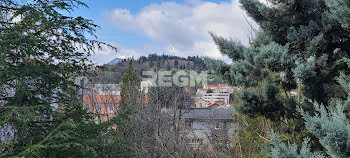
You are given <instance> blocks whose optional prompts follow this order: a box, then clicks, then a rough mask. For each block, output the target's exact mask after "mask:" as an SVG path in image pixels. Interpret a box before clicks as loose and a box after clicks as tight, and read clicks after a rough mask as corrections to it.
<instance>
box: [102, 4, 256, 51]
mask: <svg viewBox="0 0 350 158" xmlns="http://www.w3.org/2000/svg"><path fill="white" fill-rule="evenodd" d="M243 14H244V11H243V10H242V9H241V8H240V5H239V3H238V2H237V0H235V1H232V2H230V3H227V2H221V3H212V2H205V1H202V0H188V1H187V3H184V4H179V3H176V2H163V3H160V4H151V5H149V6H146V7H144V8H143V9H142V10H141V11H140V12H139V13H136V14H132V13H131V12H130V11H129V10H126V9H120V8H117V9H115V10H114V11H111V12H109V14H108V16H109V18H110V19H111V21H112V22H113V23H114V24H115V25H116V26H117V27H119V28H121V29H124V30H126V31H142V32H143V33H144V34H146V35H147V36H148V37H150V38H152V39H154V40H158V41H162V42H165V43H167V44H168V46H167V48H165V49H166V50H167V51H168V52H169V53H171V54H174V55H179V56H189V55H200V56H202V55H206V56H211V57H216V58H219V57H221V55H220V53H219V51H218V49H217V48H216V46H215V44H214V42H213V41H212V39H211V37H210V35H209V33H208V32H209V31H213V32H214V33H216V34H218V35H222V36H225V37H228V38H229V37H233V38H237V39H239V40H241V42H242V43H244V44H247V43H248V35H249V34H250V33H249V30H250V26H249V24H248V23H247V21H246V19H245V17H244V15H243ZM253 25H254V26H255V27H257V25H256V24H255V23H254V24H253Z"/></svg>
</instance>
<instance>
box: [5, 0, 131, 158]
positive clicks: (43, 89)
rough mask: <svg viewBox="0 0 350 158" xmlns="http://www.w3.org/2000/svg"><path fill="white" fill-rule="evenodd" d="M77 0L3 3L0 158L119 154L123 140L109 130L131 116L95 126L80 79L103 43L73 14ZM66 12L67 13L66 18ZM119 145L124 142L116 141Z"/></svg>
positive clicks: (11, 0) (89, 24) (7, 0)
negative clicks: (3, 135) (0, 137)
mask: <svg viewBox="0 0 350 158" xmlns="http://www.w3.org/2000/svg"><path fill="white" fill-rule="evenodd" d="M81 6H86V5H85V4H84V3H82V2H80V1H78V0H60V1H57V0H30V1H23V0H0V87H1V90H2V91H1V94H2V95H1V96H0V101H1V103H0V104H1V106H0V128H3V127H11V129H9V130H10V131H11V132H10V133H12V134H13V137H10V138H8V139H6V140H4V141H2V142H1V145H0V155H1V157H66V156H68V157H100V156H105V157H117V156H122V155H123V152H124V151H125V150H124V149H125V148H123V143H124V141H123V140H121V139H120V137H119V136H118V135H115V134H114V133H115V132H114V133H113V132H111V130H112V129H111V128H110V127H111V126H112V125H118V124H120V122H122V121H121V120H123V119H124V118H126V117H127V116H126V115H120V117H117V118H115V119H113V120H112V121H113V122H108V123H103V124H98V125H97V124H95V123H94V122H93V121H92V118H91V117H90V116H89V115H88V114H87V112H86V111H85V110H83V109H82V105H81V103H80V101H79V100H78V97H77V93H76V92H77V89H78V88H79V87H78V86H77V85H76V84H75V80H76V78H77V77H81V76H83V75H85V74H86V73H85V72H86V70H87V69H88V68H89V67H90V65H89V60H88V56H89V55H90V54H91V53H93V51H94V50H95V49H96V48H100V47H101V45H102V44H104V43H102V42H99V41H96V40H94V39H89V38H87V37H88V36H87V35H91V36H92V37H93V36H94V32H95V29H96V28H97V25H95V24H94V23H93V22H92V21H90V20H88V19H85V18H83V17H73V16H71V15H72V14H70V13H71V12H73V11H74V9H76V8H78V7H81ZM63 13H64V14H63ZM117 140H118V141H117Z"/></svg>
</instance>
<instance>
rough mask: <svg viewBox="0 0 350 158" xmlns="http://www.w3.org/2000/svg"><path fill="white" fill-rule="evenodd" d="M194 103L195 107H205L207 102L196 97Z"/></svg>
mask: <svg viewBox="0 0 350 158" xmlns="http://www.w3.org/2000/svg"><path fill="white" fill-rule="evenodd" d="M194 104H195V107H196V108H206V107H207V106H208V102H207V101H205V100H204V99H202V98H198V99H196V100H195V103H194Z"/></svg>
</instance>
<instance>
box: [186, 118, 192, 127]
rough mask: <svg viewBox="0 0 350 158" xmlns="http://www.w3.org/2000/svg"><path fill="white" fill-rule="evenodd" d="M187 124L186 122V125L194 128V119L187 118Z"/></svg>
mask: <svg viewBox="0 0 350 158" xmlns="http://www.w3.org/2000/svg"><path fill="white" fill-rule="evenodd" d="M185 124H186V127H187V128H192V126H193V121H190V120H187V121H186V122H185Z"/></svg>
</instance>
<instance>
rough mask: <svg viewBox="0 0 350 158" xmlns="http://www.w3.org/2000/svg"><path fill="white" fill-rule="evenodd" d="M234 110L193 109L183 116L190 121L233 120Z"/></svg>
mask: <svg viewBox="0 0 350 158" xmlns="http://www.w3.org/2000/svg"><path fill="white" fill-rule="evenodd" d="M233 113H234V109H233V108H193V109H190V110H189V111H188V112H186V113H184V114H183V115H182V118H183V119H190V120H233V118H232V114H233Z"/></svg>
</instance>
